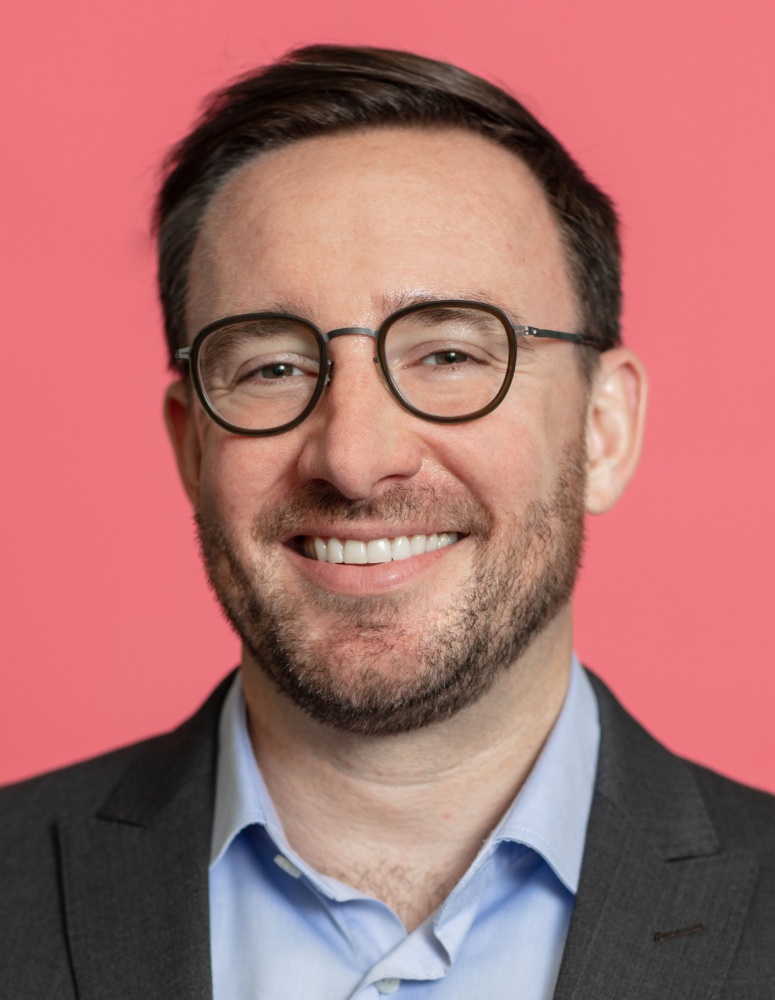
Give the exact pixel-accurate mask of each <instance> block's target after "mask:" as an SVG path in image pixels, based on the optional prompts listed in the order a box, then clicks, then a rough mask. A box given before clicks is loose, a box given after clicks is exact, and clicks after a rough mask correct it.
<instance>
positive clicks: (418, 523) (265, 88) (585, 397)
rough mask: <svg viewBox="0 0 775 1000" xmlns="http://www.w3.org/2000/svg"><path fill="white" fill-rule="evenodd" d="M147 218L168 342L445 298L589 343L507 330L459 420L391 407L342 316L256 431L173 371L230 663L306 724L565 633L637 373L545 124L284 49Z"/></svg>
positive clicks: (452, 87)
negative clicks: (325, 365)
mask: <svg viewBox="0 0 775 1000" xmlns="http://www.w3.org/2000/svg"><path fill="white" fill-rule="evenodd" d="M157 226H158V231H159V245H160V267H159V273H160V286H161V296H162V303H163V307H164V313H165V322H166V328H167V335H168V339H169V345H170V350H171V352H173V355H174V351H175V350H176V349H177V348H178V347H180V346H181V345H185V344H187V343H190V342H191V340H192V338H193V336H194V334H195V333H196V331H197V330H198V329H200V328H202V327H203V326H205V325H207V324H209V323H212V322H213V321H216V320H218V319H220V318H222V317H224V316H229V315H232V316H233V315H236V314H241V313H248V312H257V311H261V312H263V311H267V310H272V311H281V312H284V313H294V314H297V315H301V316H303V317H304V318H305V319H308V320H310V321H311V322H313V323H315V324H317V326H318V327H319V328H320V329H321V330H322V331H323V332H326V331H328V330H332V329H340V328H342V327H370V328H375V327H378V326H379V325H380V324H381V323H382V321H383V320H384V319H385V318H386V316H387V315H388V313H390V312H391V311H392V310H394V309H396V308H397V307H398V306H401V305H403V304H405V303H407V302H411V301H416V300H417V299H423V300H434V301H435V300H439V299H449V298H455V299H463V298H465V299H474V300H477V301H489V302H491V303H493V304H495V305H497V306H499V307H501V308H502V309H504V310H505V311H506V312H507V313H508V314H509V316H510V317H511V319H512V320H513V321H514V322H516V323H525V324H529V325H531V326H536V327H539V326H540V327H543V328H547V329H549V330H559V331H567V332H570V333H575V334H580V335H583V336H584V337H585V338H586V339H588V340H590V341H592V342H593V343H594V345H595V346H594V347H582V346H572V345H568V344H563V343H562V342H552V343H549V342H546V343H541V344H540V346H533V345H530V346H527V345H524V346H520V349H519V352H518V363H517V371H516V374H515V383H514V386H513V387H512V389H511V390H510V391H509V393H508V394H507V396H506V398H505V399H504V400H503V402H502V403H501V404H500V405H499V406H498V407H497V409H496V410H494V411H493V412H492V413H489V414H487V415H486V416H484V417H482V418H481V419H480V420H477V421H471V422H468V423H459V424H437V423H432V422H428V421H425V420H423V419H422V418H420V417H418V416H416V415H414V414H412V413H410V412H407V411H405V410H402V409H401V408H400V407H398V405H397V404H396V402H395V400H394V399H392V398H391V397H390V396H389V394H388V393H387V392H386V390H385V386H384V385H382V384H381V383H380V381H379V378H378V377H377V371H376V369H375V366H374V364H373V360H374V359H373V354H374V345H373V341H372V340H370V339H369V338H368V337H365V336H361V335H354V336H352V337H349V336H348V337H342V338H340V339H337V340H336V341H332V342H331V343H330V344H329V348H330V354H329V356H330V359H331V360H333V362H334V365H335V367H336V377H335V378H333V379H332V381H331V384H330V385H329V386H328V387H327V388H326V389H325V390H324V391H323V394H322V396H321V399H320V401H319V403H318V405H317V406H316V408H315V410H314V411H313V412H312V413H311V414H310V415H309V416H308V417H307V419H306V420H305V421H304V422H303V423H301V424H299V425H298V426H295V427H293V428H292V429H290V430H288V431H287V432H286V433H285V434H282V435H278V436H276V437H274V436H272V437H258V438H251V437H241V436H239V435H234V434H231V433H229V432H228V431H227V430H224V428H222V427H219V426H217V425H215V424H213V423H212V421H210V420H209V419H208V418H207V417H205V416H204V415H203V413H202V412H201V411H200V410H199V409H198V408H197V407H196V405H195V404H194V402H193V400H192V398H191V394H190V392H189V391H188V389H187V386H186V384H185V383H176V384H175V385H173V386H172V387H171V389H170V392H169V393H168V397H167V416H168V424H169V427H170V430H171V433H172V438H173V443H174V444H175V448H176V453H177V456H178V461H179V465H180V468H181V473H182V476H183V480H184V483H185V484H186V487H187V489H188V492H189V494H190V496H191V498H192V501H193V503H194V505H195V508H196V511H197V519H198V524H199V529H200V538H201V541H202V548H203V553H204V557H205V561H206V564H207V567H208V571H209V575H210V579H211V581H212V583H213V586H214V588H215V590H216V592H217V594H218V596H219V598H220V600H221V602H222V604H223V606H224V608H225V610H226V612H227V614H228V616H229V618H230V620H231V621H232V622H233V624H234V625H235V627H236V629H237V631H238V632H239V634H240V635H241V637H242V639H243V643H244V646H245V651H246V653H245V656H246V666H247V667H248V669H255V670H263V671H264V672H265V674H266V675H267V676H270V677H271V678H272V679H273V681H274V682H275V683H276V684H277V686H278V687H279V688H280V689H281V690H282V691H284V692H285V693H286V694H288V695H289V696H290V697H292V698H293V700H294V701H295V702H296V704H297V705H299V706H301V707H302V708H304V709H305V710H306V711H308V712H309V713H310V714H312V715H313V716H314V717H316V718H318V719H319V720H321V721H323V722H325V723H330V724H332V725H335V726H338V727H340V728H344V729H351V730H354V731H358V732H370V733H386V732H395V731H399V730H402V729H408V728H413V727H417V726H422V725H427V724H429V723H431V722H434V721H437V720H439V719H443V718H446V717H448V716H450V715H452V714H454V713H455V712H457V711H459V710H460V709H462V708H463V707H464V706H466V705H467V704H470V703H471V702H472V701H475V700H476V699H477V698H478V697H480V696H481V695H482V694H483V693H484V692H485V691H487V690H488V689H490V688H491V687H492V685H493V684H494V683H496V681H497V679H498V677H500V676H502V675H503V673H504V672H505V671H508V670H509V669H511V668H512V667H513V666H514V664H516V663H518V662H519V661H520V660H521V659H524V657H525V655H526V653H527V652H528V651H529V650H530V649H531V648H534V647H535V645H536V643H537V642H538V643H541V642H542V643H544V644H547V643H548V644H549V645H551V642H552V640H554V642H555V645H557V643H560V645H564V646H567V633H568V628H569V621H570V618H569V600H570V595H571V592H572V589H573V583H574V580H575V575H576V571H577V568H578V564H579V559H580V554H581V540H582V534H583V518H584V513H585V509H586V510H587V511H593V512H595V511H600V510H604V509H606V507H607V506H609V505H610V503H612V502H613V500H614V499H615V498H616V496H617V495H618V492H619V491H620V489H621V487H622V486H623V484H624V482H626V480H627V478H628V477H629V475H630V474H631V471H632V469H633V468H634V464H635V461H636V459H637V451H638V445H639V440H640V425H641V422H642V400H643V393H642V391H641V387H642V377H641V373H640V369H639V367H638V365H637V362H636V361H635V360H634V359H632V357H631V356H630V355H629V353H628V352H625V351H624V350H623V349H622V348H621V347H619V346H617V345H618V344H619V326H618V311H619V301H620V293H619V260H618V257H619V249H618V240H617V234H616V217H615V214H614V212H613V209H612V207H611V204H610V202H609V200H608V199H607V198H606V196H605V195H603V194H602V193H601V192H600V191H598V190H597V188H595V187H594V186H593V185H592V184H591V183H590V182H589V181H588V180H587V179H586V178H585V177H584V175H583V173H582V172H581V171H580V169H579V168H578V167H577V166H576V165H575V163H574V162H573V160H572V159H571V158H570V157H569V156H568V154H567V153H566V152H565V151H564V150H563V148H562V147H561V146H560V144H559V143H558V142H557V141H556V140H555V139H554V138H553V137H552V136H551V135H550V134H549V133H548V132H546V130H545V129H544V128H543V127H542V126H541V125H539V124H538V122H536V121H535V119H534V118H533V117H532V116H531V115H530V114H529V113H528V112H527V111H526V110H525V109H524V108H523V107H522V106H521V105H519V104H518V103H517V102H516V101H514V100H513V99H512V98H511V97H509V96H508V95H506V94H505V93H503V92H502V91H500V90H499V89H497V88H495V87H493V86H491V85H489V84H487V83H485V82H484V81H482V80H480V79H478V78H476V77H473V76H470V75H469V74H467V73H465V72H464V71H462V70H458V69H456V68H454V67H451V66H447V65H444V64H440V63H436V62H432V61H430V60H425V59H422V58H420V57H417V56H412V55H409V54H407V53H395V52H384V51H378V50H369V49H344V48H334V47H323V46H319V47H314V48H309V49H305V50H301V51H300V52H298V53H294V54H292V55H291V56H290V57H288V58H287V59H286V60H284V61H282V62H280V63H278V64H275V65H274V66H271V67H269V68H268V69H267V70H264V71H262V72H260V73H257V74H253V75H251V76H247V77H244V78H243V79H241V80H240V81H238V82H237V83H236V84H234V85H233V86H232V87H230V88H229V89H228V90H226V91H224V92H223V93H221V94H219V95H216V96H215V97H214V98H213V99H212V100H211V102H210V104H209V105H208V108H207V110H206V112H205V114H204V116H203V118H202V119H201V120H200V122H199V124H198V125H197V127H196V129H195V130H194V131H193V132H192V134H191V135H190V136H189V137H187V138H186V139H185V140H183V142H182V143H180V144H179V146H178V147H176V149H175V150H173V153H172V155H171V157H170V160H169V163H168V174H167V178H166V180H165V183H164V186H163V188H162V191H161V194H160V198H159V203H158V211H157ZM284 364H286V367H287V363H286V362H284ZM295 364H296V362H295V361H294V362H293V363H292V365H291V367H292V368H293V370H294V371H297V369H296V368H294V367H293V365H295ZM439 533H441V534H442V535H443V541H444V542H446V543H449V544H446V545H444V546H442V547H441V548H434V546H435V545H436V544H437V543H436V542H435V541H434V540H433V537H432V536H435V535H438V534H439ZM332 539H333V541H331V540H332ZM337 540H338V541H337ZM346 540H349V542H348V545H349V543H352V544H351V545H349V550H351V555H352V553H355V555H353V556H352V557H353V558H355V559H361V558H363V559H366V560H367V562H366V564H365V565H356V564H353V565H349V564H348V563H349V557H348V555H347V552H348V551H349V550H348V547H347V545H346V546H345V547H344V550H343V551H344V556H343V558H344V559H345V563H344V564H342V563H337V562H335V560H336V559H339V558H340V557H342V553H340V551H339V549H338V548H337V545H338V544H339V542H344V541H346ZM367 543H368V544H367ZM371 543H374V544H373V545H372V544H371ZM386 544H387V546H388V548H387V550H386V549H385V545H386ZM412 545H415V546H418V552H417V554H414V552H413V550H412V548H411V547H412ZM407 546H409V548H408V549H407ZM372 550H373V551H372ZM386 552H387V553H388V554H390V553H393V554H394V558H393V560H392V561H389V562H377V561H376V560H378V559H382V558H386V556H385V553H386ZM407 552H408V554H409V557H408V558H403V557H404V555H406V554H407ZM380 553H382V554H380Z"/></svg>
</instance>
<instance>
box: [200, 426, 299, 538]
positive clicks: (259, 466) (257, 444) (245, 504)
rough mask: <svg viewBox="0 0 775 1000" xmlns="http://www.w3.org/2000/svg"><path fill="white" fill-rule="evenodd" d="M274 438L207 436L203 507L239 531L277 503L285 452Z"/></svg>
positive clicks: (202, 476)
mask: <svg viewBox="0 0 775 1000" xmlns="http://www.w3.org/2000/svg"><path fill="white" fill-rule="evenodd" d="M272 444H276V442H275V440H274V439H271V438H264V439H261V438H243V437H237V436H233V435H229V434H225V433H224V434H222V433H220V432H218V433H214V434H211V435H209V436H208V438H207V439H206V440H205V442H204V446H203V452H202V466H201V481H200V505H201V507H202V509H203V510H205V511H211V512H216V513H217V515H218V517H219V519H220V520H222V521H223V522H224V523H226V524H228V525H230V526H231V527H232V529H234V530H236V531H238V532H239V530H240V528H241V527H242V526H245V525H247V526H250V525H251V524H252V523H253V520H254V518H255V516H256V514H258V513H260V512H261V511H262V510H264V509H265V508H266V507H267V505H269V504H271V503H273V502H274V500H275V498H276V497H277V496H278V495H279V493H280V490H281V483H282V481H283V478H284V474H285V472H286V465H287V463H285V462H284V461H283V454H282V449H280V448H277V447H276V446H275V447H274V448H272V447H271V445H272Z"/></svg>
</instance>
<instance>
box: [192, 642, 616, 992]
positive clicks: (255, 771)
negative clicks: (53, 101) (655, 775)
mask: <svg viewBox="0 0 775 1000" xmlns="http://www.w3.org/2000/svg"><path fill="white" fill-rule="evenodd" d="M219 740H220V742H219V756H218V771H217V784H216V799H215V817H214V826H213V838H212V851H211V860H210V926H211V931H210V939H211V948H212V963H213V989H214V998H215V1000H297V998H298V1000H301V998H304V1000H321V998H323V1000H349V998H356V997H357V998H358V1000H378V998H380V997H381V996H384V995H385V994H392V993H395V994H397V1000H401V998H404V1000H468V998H474V997H487V998H488V1000H495V998H498V997H509V998H512V997H519V998H520V1000H549V998H551V996H552V994H553V992H554V986H555V983H556V980H557V973H558V971H559V966H560V960H561V958H562V951H563V947H564V944H565V938H566V935H567V931H568V924H569V922H570V917H571V913H572V911H573V903H574V900H575V893H576V890H577V887H578V880H579V872H580V869H581V857H582V853H583V849H584V838H585V832H586V827H587V820H588V818H589V809H590V805H591V802H592V791H593V786H594V778H595V769H596V765H597V752H598V746H599V742H600V726H599V721H598V713H597V702H596V699H595V696H594V693H593V691H592V687H591V685H590V683H589V680H588V679H587V677H586V675H585V674H584V672H583V670H582V669H581V667H580V666H579V664H578V661H577V660H576V658H575V657H574V660H573V665H572V669H571V678H570V685H569V688H568V693H567V695H566V698H565V702H564V704H563V708H562V711H561V712H560V715H559V717H558V719H557V722H556V723H555V726H554V728H553V729H552V732H551V733H550V734H549V737H548V739H547V741H546V743H545V744H544V747H543V749H542V751H541V754H540V755H539V757H538V760H537V761H536V763H535V765H534V767H533V770H532V771H531V772H530V775H529V776H528V779H527V781H526V782H525V784H524V785H523V786H522V788H521V790H520V792H519V794H518V795H517V797H516V799H515V800H514V802H513V803H512V805H511V806H510V808H509V809H508V811H507V812H506V814H505V815H504V817H503V819H502V820H501V822H500V823H499V824H498V825H497V827H496V828H495V830H493V832H492V834H491V835H490V836H489V837H488V839H487V840H486V842H485V843H484V845H483V846H482V849H481V850H480V851H479V854H478V855H477V857H476V858H475V860H474V861H473V862H472V864H471V866H470V867H469V869H468V870H467V871H466V873H465V874H464V875H463V877H462V878H461V879H460V881H459V882H458V884H457V885H456V886H455V888H454V889H453V890H452V892H451V893H450V895H449V896H448V897H447V900H446V901H445V902H444V903H443V904H442V905H441V906H440V907H439V909H438V910H437V911H436V912H435V913H434V914H432V915H431V916H430V917H429V918H428V919H427V920H426V921H425V923H423V924H422V925H421V926H420V927H418V928H417V929H416V930H414V931H413V932H412V933H411V934H407V932H406V930H405V928H404V926H403V924H402V922H401V920H400V919H399V918H398V916H396V914H395V913H394V912H393V910H391V909H390V907H388V906H386V905H385V904H384V903H382V902H380V901H379V900H377V899H373V898H371V897H369V896H365V895H364V894H362V893H360V892H358V891H356V890H355V889H353V888H351V887H350V886H347V885H344V884H343V883H341V882H338V881H337V880H335V879H332V878H329V877H327V876H325V875H321V874H320V872H317V871H315V870H314V869H313V868H311V867H310V866H309V865H307V864H306V863H305V861H304V860H303V858H301V857H299V855H298V854H297V853H296V852H295V851H294V850H293V848H292V847H291V846H290V844H289V843H288V841H287V839H286V837H285V834H284V832H283V828H282V824H281V823H280V820H279V818H278V816H277V813H276V811H275V808H274V806H273V804H272V800H271V798H270V796H269V793H268V791H267V788H266V785H265V784H264V781H263V778H262V776H261V772H260V770H259V768H258V766H257V764H256V760H255V757H254V755H253V752H252V748H251V744H250V737H249V735H248V729H247V724H246V712H245V702H244V697H243V694H242V686H241V683H240V679H239V676H238V677H237V678H236V679H235V682H234V684H233V686H232V688H231V690H230V692H229V694H228V696H227V698H226V702H225V703H224V707H223V711H222V715H221V720H220V734H219ZM341 843H342V855H343V857H345V858H346V855H347V844H348V831H347V830H346V829H343V830H342V841H341ZM342 867H343V868H345V867H346V860H345V861H343V863H342Z"/></svg>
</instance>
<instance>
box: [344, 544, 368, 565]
mask: <svg viewBox="0 0 775 1000" xmlns="http://www.w3.org/2000/svg"><path fill="white" fill-rule="evenodd" d="M344 561H345V562H346V563H347V565H348V566H365V565H366V563H367V562H368V559H367V558H366V543H365V542H356V541H355V540H354V539H352V538H348V539H347V541H346V542H345V543H344Z"/></svg>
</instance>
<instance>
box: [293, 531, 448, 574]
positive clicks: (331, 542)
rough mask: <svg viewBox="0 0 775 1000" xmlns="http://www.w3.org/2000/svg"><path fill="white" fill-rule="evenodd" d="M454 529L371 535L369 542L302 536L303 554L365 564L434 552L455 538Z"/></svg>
mask: <svg viewBox="0 0 775 1000" xmlns="http://www.w3.org/2000/svg"><path fill="white" fill-rule="evenodd" d="M458 537H459V536H458V533H457V532H456V531H441V532H438V533H436V532H434V533H433V534H431V535H412V536H411V537H410V536H408V535H399V536H398V537H397V538H374V539H372V540H371V541H370V542H360V541H357V540H356V539H354V538H347V539H345V540H344V541H340V540H339V539H338V538H328V539H325V538H320V537H319V536H315V537H314V538H306V539H305V540H304V545H303V548H304V554H305V555H306V556H308V557H309V558H310V559H316V560H317V561H318V562H329V563H346V564H347V565H350V566H366V565H373V564H376V563H386V562H391V561H398V560H400V559H409V558H411V557H412V556H420V555H423V554H424V553H426V552H435V551H436V549H442V548H444V547H445V546H447V545H452V544H453V543H454V542H456V541H457V540H458Z"/></svg>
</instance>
